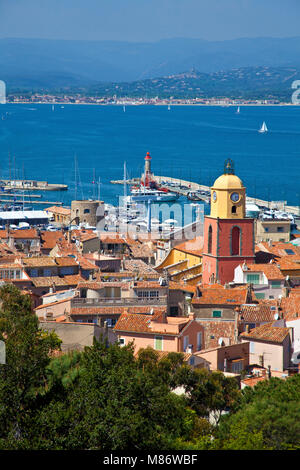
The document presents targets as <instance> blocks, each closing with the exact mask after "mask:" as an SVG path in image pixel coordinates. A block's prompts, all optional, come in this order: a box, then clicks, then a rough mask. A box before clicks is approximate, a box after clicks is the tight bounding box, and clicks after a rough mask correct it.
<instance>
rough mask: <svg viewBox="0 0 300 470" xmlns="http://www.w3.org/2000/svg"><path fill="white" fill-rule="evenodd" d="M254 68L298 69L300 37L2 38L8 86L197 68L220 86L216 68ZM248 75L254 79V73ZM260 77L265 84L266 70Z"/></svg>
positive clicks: (0, 61)
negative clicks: (140, 40) (154, 39)
mask: <svg viewBox="0 0 300 470" xmlns="http://www.w3.org/2000/svg"><path fill="white" fill-rule="evenodd" d="M257 67H258V68H260V70H263V68H264V67H269V68H270V69H269V70H270V71H271V72H270V73H272V74H273V72H274V73H275V75H274V76H273V75H272V76H273V78H276V76H277V75H278V74H279V76H280V77H281V78H280V80H281V79H282V78H283V76H284V77H285V78H286V79H287V76H288V73H289V70H290V72H291V74H293V73H295V72H296V71H297V70H298V69H299V70H300V37H295V38H284V39H278V38H256V39H251V38H249V39H247V38H244V39H236V40H231V41H204V40H201V39H180V38H179V39H168V40H162V41H158V42H154V43H146V42H145V43H130V42H116V41H66V40H45V39H42V40H41V39H0V79H2V80H5V81H6V83H7V88H8V91H15V90H16V89H27V90H31V89H34V90H37V89H38V90H42V89H48V90H49V89H58V88H64V89H66V90H67V89H71V88H76V87H84V88H86V87H92V88H94V87H96V85H97V84H99V83H100V82H106V83H108V82H114V83H122V82H132V81H135V82H141V81H144V80H146V79H153V78H157V77H166V76H168V77H170V76H171V75H178V74H180V73H182V72H183V71H187V70H191V69H195V70H197V74H198V75H197V77H195V80H200V78H201V77H202V78H203V80H204V81H205V80H207V79H209V80H211V79H212V77H214V78H213V80H214V82H213V83H214V85H216V86H218V87H219V85H220V84H219V81H218V72H221V73H222V74H224V73H226V71H230V70H233V69H242V70H245V71H246V70H249V71H251V70H254V69H255V68H257ZM253 68H254V69H253ZM280 68H283V71H280ZM266 70H267V69H266ZM230 73H232V75H231V79H232V80H233V81H234V82H235V83H238V84H241V79H238V75H237V72H230ZM201 74H203V75H202V76H201ZM207 74H209V75H207ZM211 74H213V75H211ZM229 75H230V74H229ZM250 75H251V83H252V82H253V74H252V72H251V74H250ZM243 77H244V78H243V79H245V80H246V81H245V83H244V85H243V87H244V89H245V87H247V86H248V85H249V83H248V82H247V74H246V75H243ZM260 78H261V77H259V76H258V80H257V81H256V83H257V82H259V81H260ZM273 78H272V77H271V78H270V82H272V80H273ZM224 79H225V81H226V80H227V79H226V78H225V75H224ZM264 79H265V83H266V85H267V84H268V83H269V82H268V79H267V75H266V73H265V74H264ZM191 80H192V77H191ZM144 83H145V82H144ZM168 83H169V84H170V83H171V82H170V81H169V82H168ZM232 83H233V82H232ZM97 86H98V85H97ZM211 86H213V85H212V84H211ZM250 86H252V85H251V84H250ZM200 88H201V86H200Z"/></svg>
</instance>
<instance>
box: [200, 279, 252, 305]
mask: <svg viewBox="0 0 300 470" xmlns="http://www.w3.org/2000/svg"><path fill="white" fill-rule="evenodd" d="M198 289H199V292H200V294H201V295H200V296H199V297H198V296H194V297H193V300H192V303H193V304H199V305H201V304H202V305H235V306H236V305H242V304H245V303H247V293H248V289H247V287H234V288H225V287H224V286H221V285H220V284H213V285H211V286H205V287H202V288H199V287H198Z"/></svg>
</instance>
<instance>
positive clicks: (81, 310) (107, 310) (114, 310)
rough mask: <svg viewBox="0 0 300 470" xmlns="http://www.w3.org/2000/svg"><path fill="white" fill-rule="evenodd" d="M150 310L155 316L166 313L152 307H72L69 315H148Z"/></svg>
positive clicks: (163, 309)
mask: <svg viewBox="0 0 300 470" xmlns="http://www.w3.org/2000/svg"><path fill="white" fill-rule="evenodd" d="M151 310H153V312H154V313H155V314H159V315H162V314H165V313H166V308H165V307H152V306H151V305H141V306H140V307H118V306H110V307H72V309H71V315H109V314H116V315H121V314H122V313H132V314H133V313H134V314H147V313H148V314H150V312H151Z"/></svg>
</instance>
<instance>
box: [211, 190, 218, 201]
mask: <svg viewBox="0 0 300 470" xmlns="http://www.w3.org/2000/svg"><path fill="white" fill-rule="evenodd" d="M212 197H213V201H214V202H216V200H217V193H216V191H214V192H213V195H212Z"/></svg>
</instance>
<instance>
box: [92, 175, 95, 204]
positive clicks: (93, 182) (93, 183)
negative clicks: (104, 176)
mask: <svg viewBox="0 0 300 470" xmlns="http://www.w3.org/2000/svg"><path fill="white" fill-rule="evenodd" d="M92 185H93V199H94V201H95V199H96V194H95V192H96V186H95V185H96V171H95V168H93V181H92Z"/></svg>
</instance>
